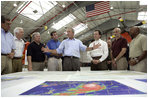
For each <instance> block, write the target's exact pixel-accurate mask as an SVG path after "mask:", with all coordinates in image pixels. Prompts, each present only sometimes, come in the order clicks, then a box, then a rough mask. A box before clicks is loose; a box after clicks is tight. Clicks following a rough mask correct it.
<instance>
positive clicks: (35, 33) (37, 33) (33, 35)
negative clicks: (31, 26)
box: [32, 32, 40, 39]
mask: <svg viewBox="0 0 148 98" xmlns="http://www.w3.org/2000/svg"><path fill="white" fill-rule="evenodd" d="M35 35H40V33H39V32H34V33H33V34H32V39H34V37H35Z"/></svg>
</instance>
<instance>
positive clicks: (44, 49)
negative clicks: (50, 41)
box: [41, 47, 50, 52]
mask: <svg viewBox="0 0 148 98" xmlns="http://www.w3.org/2000/svg"><path fill="white" fill-rule="evenodd" d="M41 50H42V51H43V52H50V50H49V48H48V47H47V48H44V47H42V48H41Z"/></svg>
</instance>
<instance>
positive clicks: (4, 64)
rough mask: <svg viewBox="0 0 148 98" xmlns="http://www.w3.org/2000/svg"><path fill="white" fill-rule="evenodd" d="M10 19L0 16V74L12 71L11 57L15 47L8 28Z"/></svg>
mask: <svg viewBox="0 0 148 98" xmlns="http://www.w3.org/2000/svg"><path fill="white" fill-rule="evenodd" d="M10 25H11V22H10V19H8V18H5V17H4V16H1V74H2V75H3V74H8V73H11V72H12V58H13V56H14V50H15V49H16V46H15V43H14V39H13V35H12V34H11V33H10V32H9V30H10Z"/></svg>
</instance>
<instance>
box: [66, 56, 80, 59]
mask: <svg viewBox="0 0 148 98" xmlns="http://www.w3.org/2000/svg"><path fill="white" fill-rule="evenodd" d="M64 58H71V59H79V58H78V57H75V56H64Z"/></svg>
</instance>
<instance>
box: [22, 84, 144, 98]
mask: <svg viewBox="0 0 148 98" xmlns="http://www.w3.org/2000/svg"><path fill="white" fill-rule="evenodd" d="M125 94H126V95H129V94H145V93H144V92H141V91H138V90H136V89H134V88H131V87H128V86H126V85H123V84H121V83H118V82H116V81H46V82H44V83H42V84H40V85H39V86H36V87H35V88H32V89H31V90H28V91H26V92H24V93H22V94H21V95H66V96H67V95H125Z"/></svg>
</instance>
